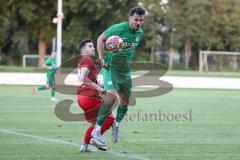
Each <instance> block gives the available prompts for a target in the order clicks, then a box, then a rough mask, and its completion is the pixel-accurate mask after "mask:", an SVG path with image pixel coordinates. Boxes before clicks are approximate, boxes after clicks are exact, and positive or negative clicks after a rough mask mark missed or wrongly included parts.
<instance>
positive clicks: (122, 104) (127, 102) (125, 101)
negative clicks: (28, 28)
mask: <svg viewBox="0 0 240 160" xmlns="http://www.w3.org/2000/svg"><path fill="white" fill-rule="evenodd" d="M120 104H121V106H128V104H129V99H121V100H120Z"/></svg>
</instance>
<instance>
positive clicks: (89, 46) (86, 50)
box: [82, 42, 95, 56]
mask: <svg viewBox="0 0 240 160" xmlns="http://www.w3.org/2000/svg"><path fill="white" fill-rule="evenodd" d="M82 55H86V56H94V55H95V48H94V45H93V43H91V42H89V43H86V44H85V46H84V47H83V49H82Z"/></svg>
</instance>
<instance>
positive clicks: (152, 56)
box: [151, 45, 155, 63]
mask: <svg viewBox="0 0 240 160" xmlns="http://www.w3.org/2000/svg"><path fill="white" fill-rule="evenodd" d="M154 55H155V45H152V47H151V62H152V63H153V62H154Z"/></svg>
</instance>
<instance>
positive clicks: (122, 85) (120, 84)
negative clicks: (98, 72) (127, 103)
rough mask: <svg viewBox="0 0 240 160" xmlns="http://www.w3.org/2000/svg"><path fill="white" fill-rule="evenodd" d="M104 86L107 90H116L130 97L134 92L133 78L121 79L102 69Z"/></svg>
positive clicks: (108, 70) (125, 77)
mask: <svg viewBox="0 0 240 160" xmlns="http://www.w3.org/2000/svg"><path fill="white" fill-rule="evenodd" d="M102 74H103V84H104V89H105V90H115V91H116V92H118V93H122V94H124V95H126V96H130V95H131V92H132V79H131V76H124V77H121V78H120V76H118V75H117V74H114V73H113V72H112V71H111V70H110V69H105V68H103V69H102Z"/></svg>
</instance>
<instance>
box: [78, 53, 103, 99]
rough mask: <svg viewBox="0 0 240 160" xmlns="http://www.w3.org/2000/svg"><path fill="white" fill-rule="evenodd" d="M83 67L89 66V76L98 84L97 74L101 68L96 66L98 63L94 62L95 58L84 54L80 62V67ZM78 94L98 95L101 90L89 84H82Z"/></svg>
mask: <svg viewBox="0 0 240 160" xmlns="http://www.w3.org/2000/svg"><path fill="white" fill-rule="evenodd" d="M81 68H88V70H89V73H88V76H87V77H88V78H89V79H90V80H91V81H92V82H94V83H96V84H97V74H98V72H99V70H98V68H97V67H96V65H95V64H94V63H93V60H92V59H90V58H87V57H85V56H83V57H82V59H81V61H80V62H79V63H78V69H81ZM77 94H78V95H85V96H93V97H96V96H98V94H99V92H98V90H96V89H95V88H93V87H91V86H89V85H86V84H83V85H82V86H79V87H78V90H77Z"/></svg>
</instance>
